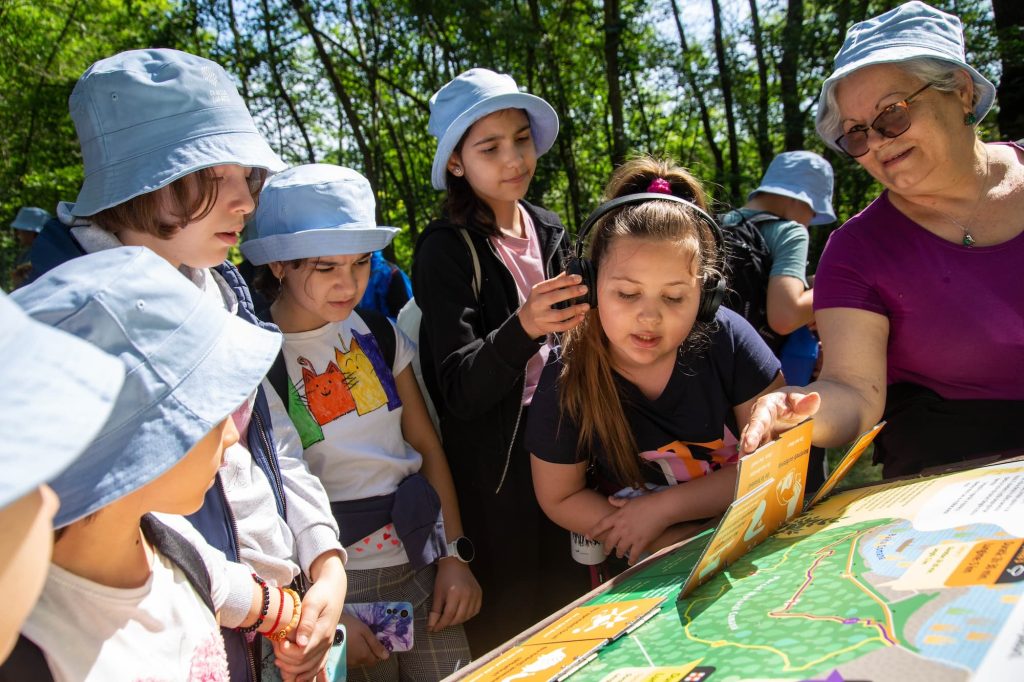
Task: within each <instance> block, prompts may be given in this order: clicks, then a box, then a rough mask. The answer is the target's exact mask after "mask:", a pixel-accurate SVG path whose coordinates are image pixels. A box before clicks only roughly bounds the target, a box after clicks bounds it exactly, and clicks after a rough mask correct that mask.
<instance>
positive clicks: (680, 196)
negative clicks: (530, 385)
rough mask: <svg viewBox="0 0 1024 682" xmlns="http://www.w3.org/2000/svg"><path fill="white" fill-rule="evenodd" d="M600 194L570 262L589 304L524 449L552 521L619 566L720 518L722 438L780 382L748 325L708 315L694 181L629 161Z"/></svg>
mask: <svg viewBox="0 0 1024 682" xmlns="http://www.w3.org/2000/svg"><path fill="white" fill-rule="evenodd" d="M606 196H607V197H608V198H609V199H611V200H610V201H608V202H607V203H605V204H602V205H601V206H600V207H598V208H597V209H596V210H595V211H594V213H593V214H592V215H591V216H590V218H588V219H587V221H586V223H585V224H584V225H583V227H582V228H581V229H580V233H579V237H578V242H577V245H576V258H575V259H574V260H573V261H572V262H571V263H570V264H569V267H568V270H569V271H570V272H573V271H575V272H579V273H581V274H582V276H583V279H584V283H585V284H587V285H588V290H589V292H590V293H589V301H588V302H589V303H590V306H591V309H590V311H589V312H588V313H587V314H586V318H585V319H584V321H583V323H582V324H580V325H579V326H577V327H576V328H574V329H573V330H571V331H569V332H568V333H567V334H565V335H564V336H563V339H562V349H561V353H560V354H552V357H551V358H550V359H549V361H548V364H547V366H546V367H545V368H544V372H543V374H542V375H541V379H540V383H539V385H538V387H537V391H536V393H535V394H534V398H533V409H532V410H531V411H530V420H529V424H528V427H527V433H526V446H527V448H528V449H529V451H530V452H531V453H532V456H531V461H532V467H533V482H534V488H535V490H536V493H537V499H538V501H539V502H540V504H541V507H542V508H543V509H544V511H545V513H547V515H548V516H549V517H550V518H551V520H553V521H554V522H555V523H557V524H559V525H561V526H563V527H564V528H567V529H569V530H570V531H572V532H573V533H577V534H579V535H583V536H585V537H586V538H589V539H591V540H593V541H597V542H600V543H601V544H602V545H603V548H604V551H605V553H611V552H614V553H615V554H616V556H618V557H620V558H621V557H628V559H629V562H630V563H631V564H632V563H635V562H636V561H637V559H639V558H641V557H642V556H643V555H644V554H646V553H648V552H651V551H654V550H656V549H660V548H661V547H664V546H666V545H669V544H672V543H673V542H677V541H679V540H681V539H683V538H685V537H688V535H689V534H691V533H692V532H693V530H694V529H695V528H696V524H694V523H692V522H694V521H697V520H700V519H706V518H708V517H712V516H715V515H717V514H719V513H721V512H722V511H724V510H725V508H726V507H727V506H728V505H729V503H730V502H731V501H732V498H733V489H734V486H735V470H736V467H735V466H733V465H734V464H735V463H736V460H737V459H738V457H737V455H736V449H735V447H729V448H726V447H725V446H726V441H725V434H726V429H728V431H729V432H731V433H732V434H738V433H739V432H740V429H742V428H743V426H744V425H745V424H746V422H747V419H748V418H749V416H750V409H751V406H752V405H753V403H754V400H755V399H756V398H757V397H758V396H760V395H762V394H764V393H767V392H769V391H772V390H775V389H776V388H777V387H779V386H781V385H782V384H783V379H782V375H781V373H780V371H779V361H778V360H777V359H776V358H775V356H774V355H773V354H772V352H771V350H770V349H769V348H768V346H766V345H765V343H764V341H762V340H761V338H760V336H758V334H757V332H756V331H754V329H753V328H752V327H751V326H750V325H749V324H748V323H747V322H746V321H745V320H744V319H743V318H742V317H740V316H739V315H738V314H736V313H734V312H732V311H731V310H728V309H727V308H724V307H720V306H719V304H720V303H721V300H722V297H723V295H724V293H725V289H726V287H725V282H724V281H723V279H722V274H721V262H722V253H721V251H722V246H723V245H722V237H721V233H720V232H719V231H718V227H717V225H716V224H715V222H714V220H713V219H712V218H711V217H710V216H709V215H708V214H707V213H706V209H705V198H704V191H703V189H702V187H701V186H700V184H699V183H698V182H697V180H696V179H695V178H694V177H693V176H691V175H690V174H689V173H688V172H687V171H685V170H684V169H682V168H680V167H678V166H675V165H672V164H671V163H669V162H667V161H659V160H656V159H652V158H649V157H645V158H639V159H634V160H632V161H629V162H627V163H626V164H624V165H623V166H621V167H620V168H619V169H618V170H617V171H616V172H615V174H614V175H613V176H612V179H611V181H610V182H609V184H608V187H607V188H606ZM588 232H592V237H591V239H590V243H589V250H588V256H589V257H588V258H586V259H584V258H583V244H584V239H585V238H586V236H587V233H588ZM687 482H688V483H689V485H686V486H682V485H678V484H681V483H687Z"/></svg>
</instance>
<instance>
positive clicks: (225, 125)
mask: <svg viewBox="0 0 1024 682" xmlns="http://www.w3.org/2000/svg"><path fill="white" fill-rule="evenodd" d="M68 105H69V106H70V108H71V118H72V120H73V121H74V123H75V130H77V131H78V141H79V143H80V144H81V146H82V161H83V162H84V165H85V181H84V182H83V184H82V189H81V191H80V192H79V194H78V199H77V200H76V201H75V204H74V207H73V208H72V209H71V212H72V213H73V214H74V215H76V216H91V215H94V214H96V213H98V212H100V211H102V210H103V209H105V208H110V207H111V206H116V205H118V204H121V203H123V202H125V201H128V200H129V199H131V198H133V197H137V196H139V195H140V194H146V193H148V192H152V191H155V190H157V189H160V188H161V187H163V186H165V185H168V184H170V183H171V182H173V181H175V180H177V179H178V178H181V177H184V176H186V175H188V174H189V173H194V172H195V171H197V170H201V169H203V168H209V167H210V166H217V165H221V164H237V165H239V166H249V167H253V168H264V169H266V170H268V171H270V172H276V171H280V170H284V168H285V164H284V162H283V161H281V159H280V158H279V157H278V156H277V154H275V153H274V151H273V150H272V149H271V148H270V146H269V145H268V144H267V142H266V140H264V139H263V136H262V135H261V134H260V132H259V131H258V130H257V129H256V123H255V122H254V121H253V120H252V115H251V114H250V113H249V109H248V108H247V107H246V106H245V102H244V101H243V100H242V97H241V96H240V95H239V94H238V90H237V89H236V88H235V86H234V84H233V83H232V82H231V79H230V78H229V77H228V74H227V73H226V72H225V71H224V69H223V68H222V67H221V66H220V65H219V64H216V63H215V62H211V61H210V60H209V59H203V58H202V57H197V56H195V55H191V54H188V53H186V52H179V51H177V50H164V49H161V50H131V51H128V52H122V53H120V54H117V55H114V56H113V57H109V58H107V59H101V60H100V61H98V62H96V63H95V64H93V65H92V66H90V67H89V68H88V69H87V70H86V72H85V73H84V74H83V75H82V77H81V78H79V79H78V83H76V84H75V89H74V90H73V91H72V92H71V98H70V99H69V100H68Z"/></svg>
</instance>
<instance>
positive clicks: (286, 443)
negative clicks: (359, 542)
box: [263, 379, 348, 576]
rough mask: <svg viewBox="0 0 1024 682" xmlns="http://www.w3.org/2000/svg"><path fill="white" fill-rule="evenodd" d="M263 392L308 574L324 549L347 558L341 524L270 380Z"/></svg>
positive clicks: (291, 518) (290, 518) (290, 513)
mask: <svg viewBox="0 0 1024 682" xmlns="http://www.w3.org/2000/svg"><path fill="white" fill-rule="evenodd" d="M263 392H264V393H265V394H266V396H267V406H268V407H269V408H270V423H271V426H272V428H273V430H274V446H275V447H276V448H277V462H278V465H279V466H280V470H281V480H282V482H283V483H284V491H285V502H286V504H287V514H286V516H287V521H288V527H289V528H290V529H291V531H292V535H294V536H295V548H296V552H297V554H298V563H299V567H300V568H301V569H302V572H303V573H305V574H306V575H307V576H308V575H309V566H310V564H312V563H313V561H314V560H315V559H316V558H317V557H318V556H320V555H321V554H323V553H324V552H328V551H331V550H337V551H339V552H341V558H342V561H348V556H347V555H346V553H345V549H344V548H343V547H342V546H341V542H340V541H339V540H338V523H337V521H335V520H334V515H333V514H332V513H331V503H330V501H329V500H328V499H327V492H326V491H325V490H324V487H323V485H322V484H321V483H320V479H319V478H317V477H316V476H314V475H313V474H312V473H310V471H309V466H308V465H307V464H306V460H305V459H304V458H303V456H302V455H303V451H302V440H301V438H300V437H299V433H298V431H297V430H296V429H295V426H294V425H293V424H292V422H291V419H290V418H289V417H288V411H287V409H285V406H284V403H283V402H281V398H280V396H278V395H277V392H276V391H275V390H274V387H273V386H271V384H270V381H269V380H268V379H264V380H263Z"/></svg>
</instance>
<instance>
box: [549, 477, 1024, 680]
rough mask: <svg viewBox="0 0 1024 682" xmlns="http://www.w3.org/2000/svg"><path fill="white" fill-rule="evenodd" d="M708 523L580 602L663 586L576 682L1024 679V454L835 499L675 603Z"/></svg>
mask: <svg viewBox="0 0 1024 682" xmlns="http://www.w3.org/2000/svg"><path fill="white" fill-rule="evenodd" d="M709 535H710V533H709V534H706V535H705V536H703V537H702V538H698V539H697V540H695V541H693V542H690V543H688V544H687V545H684V546H682V547H680V548H678V549H677V550H675V551H674V552H672V553H670V554H668V555H666V556H664V557H661V558H658V559H655V560H654V561H652V562H651V564H650V566H649V567H647V568H646V569H643V570H641V571H639V572H637V573H635V574H633V575H632V576H627V578H626V579H625V580H624V581H622V582H621V583H616V584H613V585H612V587H611V588H610V589H609V590H607V591H604V592H602V593H600V594H599V595H598V596H597V597H595V598H593V599H592V600H590V601H589V602H587V603H586V604H585V606H594V605H598V604H605V605H608V604H613V603H617V602H620V601H624V600H635V599H640V598H652V597H665V598H666V600H665V602H664V604H663V605H662V606H661V607H660V608H659V610H658V612H657V613H656V614H655V615H654V617H653V618H651V619H650V620H648V621H647V622H646V623H644V624H643V625H641V626H640V627H638V628H636V629H635V630H633V631H631V632H629V633H626V634H624V635H623V636H622V637H620V638H618V639H616V640H615V641H613V642H610V643H609V644H607V645H606V646H605V647H603V648H601V649H600V650H599V651H598V652H597V655H596V657H595V658H594V659H593V660H592V661H590V662H589V663H587V664H586V665H585V666H584V667H582V668H580V669H579V670H578V671H576V672H575V673H574V674H572V675H571V676H570V677H569V679H570V682H586V681H588V680H592V681H594V682H602V681H603V680H607V681H608V682H612V681H616V682H617V681H620V680H621V681H626V680H636V681H640V680H649V681H651V682H653V681H658V682H672V681H674V680H687V681H689V680H693V681H695V682H705V681H707V682H728V681H730V680H821V681H823V682H824V681H827V682H841V681H845V682H852V681H855V680H871V681H873V682H883V681H886V680H895V681H898V682H912V681H916V680H927V681H928V682H954V681H957V682H959V681H963V680H982V681H984V682H1001V681H1004V680H1005V681H1007V682H1011V681H1020V680H1024V604H1022V599H1021V596H1022V594H1024V463H1022V462H1010V463H1003V464H999V465H992V466H988V467H983V468H978V469H973V470H969V471H963V472H958V473H953V474H946V475H942V476H937V477H931V478H917V479H912V480H905V481H896V482H889V483H883V484H879V485H875V486H872V487H868V488H862V489H857V490H851V491H847V492H844V493H840V494H837V495H834V496H832V497H831V498H828V499H825V500H824V501H822V502H820V503H818V504H817V505H815V506H813V507H812V508H810V509H809V510H808V511H806V512H805V513H804V514H803V515H801V516H798V517H797V518H795V519H794V520H793V521H791V522H790V523H788V524H786V525H785V526H783V527H782V528H781V529H780V530H778V531H777V532H776V533H775V534H774V535H772V536H771V537H769V538H768V539H766V540H765V541H764V542H763V543H762V544H760V545H759V546H757V547H756V548H754V549H753V550H752V551H750V552H749V553H747V554H746V555H744V556H742V557H740V558H739V559H738V560H737V561H736V562H735V563H733V564H732V565H730V566H728V567H727V568H726V569H725V570H723V571H721V572H720V573H718V574H717V575H714V576H713V577H711V578H710V579H709V580H708V582H707V583H706V584H703V585H702V586H700V587H699V588H697V589H696V590H695V591H694V592H693V593H692V594H691V595H690V596H689V597H688V598H686V599H682V600H680V601H678V602H677V601H676V597H677V595H678V594H679V592H680V588H681V585H682V583H683V581H684V580H686V578H687V577H688V576H690V575H691V571H692V569H693V567H694V565H695V563H696V561H697V559H698V557H699V556H700V555H701V553H702V551H703V549H704V545H705V544H706V543H707V538H708V537H709Z"/></svg>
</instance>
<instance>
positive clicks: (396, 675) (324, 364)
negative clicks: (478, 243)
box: [242, 164, 480, 680]
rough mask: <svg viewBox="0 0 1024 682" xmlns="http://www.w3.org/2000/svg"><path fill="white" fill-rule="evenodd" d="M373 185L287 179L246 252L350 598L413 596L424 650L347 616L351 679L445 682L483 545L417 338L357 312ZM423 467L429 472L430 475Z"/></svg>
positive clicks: (278, 184)
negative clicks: (404, 646)
mask: <svg viewBox="0 0 1024 682" xmlns="http://www.w3.org/2000/svg"><path fill="white" fill-rule="evenodd" d="M374 207H375V200H374V196H373V190H372V189H371V188H370V183H369V182H368V181H367V180H366V178H364V177H363V176H362V175H360V174H359V173H357V172H356V171H354V170H351V169H348V168H342V167H339V166H333V165H328V164H310V165H305V166H297V167H295V168H291V169H289V170H287V171H284V172H283V173H280V174H278V175H276V176H275V177H274V178H273V179H271V181H270V182H269V183H268V184H267V186H266V188H265V189H264V192H263V195H262V199H261V201H260V206H259V208H258V209H257V211H256V214H255V216H253V219H252V221H251V223H250V225H249V228H248V230H249V231H248V233H247V234H248V237H247V239H246V241H245V242H244V243H243V244H242V252H243V253H244V254H245V256H246V258H247V259H248V260H249V261H251V262H252V263H253V264H254V265H255V266H257V273H256V281H257V282H258V283H259V284H257V287H258V288H260V289H261V292H262V293H264V294H265V295H266V296H267V298H268V299H269V300H271V301H272V303H271V305H270V313H271V315H272V316H273V319H274V322H275V323H277V325H278V326H279V327H280V328H281V331H283V332H284V335H285V343H284V352H283V357H284V367H285V370H286V376H285V377H284V378H283V384H284V387H283V388H281V389H279V390H281V391H282V393H285V394H286V395H288V396H289V397H290V399H289V401H288V410H289V414H290V416H291V418H292V420H293V422H294V423H295V424H296V426H297V427H298V430H299V432H300V434H301V435H302V442H303V446H304V448H305V458H306V461H307V462H308V463H309V467H310V469H311V470H312V471H313V472H314V473H315V474H316V475H317V476H318V477H319V478H320V480H321V481H322V482H323V484H324V487H325V488H326V489H327V494H328V496H329V498H330V500H331V509H332V511H333V512H334V514H335V517H336V519H337V521H338V525H339V527H340V528H341V533H342V544H343V545H345V547H346V549H347V551H348V557H349V561H348V564H347V567H346V572H347V574H348V579H349V591H348V601H350V602H388V601H399V602H401V601H407V602H410V603H411V604H412V606H413V612H414V620H413V633H412V635H413V636H412V648H411V650H408V651H402V652H399V651H395V652H394V653H389V651H388V650H387V649H386V648H385V647H384V646H383V645H382V643H381V642H378V641H377V639H376V638H375V637H374V635H373V633H372V632H371V631H370V629H369V628H368V627H367V625H365V624H363V623H361V622H360V621H358V620H357V619H355V618H354V617H353V616H349V615H345V616H343V623H344V624H345V626H346V628H347V631H348V662H349V678H350V679H375V680H377V679H379V680H398V679H417V680H418V679H423V680H427V679H430V680H434V679H441V678H442V677H446V676H448V675H450V674H452V673H454V672H455V671H456V670H458V668H459V667H460V666H461V665H465V664H466V663H467V662H468V660H469V658H470V654H469V647H468V644H467V642H466V638H465V634H464V632H463V628H462V626H461V623H462V622H463V621H465V620H467V619H469V618H471V617H473V616H474V615H475V614H476V612H477V611H478V609H479V606H480V588H479V586H478V585H477V583H476V580H475V579H474V577H473V573H472V572H471V571H470V568H469V566H468V564H467V563H466V562H467V561H468V560H469V559H471V558H472V556H470V554H469V549H468V548H471V546H472V545H471V544H470V543H469V541H468V540H467V539H466V538H464V537H463V534H462V521H461V519H460V517H459V507H458V503H457V501H456V495H455V489H454V486H453V484H452V480H451V475H450V473H449V471H448V464H447V460H446V458H445V453H444V451H443V450H442V448H441V444H440V442H439V440H438V437H437V434H436V433H435V431H434V428H433V424H432V423H431V421H430V418H429V416H428V415H427V411H426V406H425V405H424V401H423V398H422V395H421V394H420V391H419V388H418V385H417V383H416V379H415V377H414V376H413V371H412V368H411V366H410V361H411V359H412V356H413V354H414V353H415V352H416V348H415V345H414V344H413V342H412V341H411V340H410V339H409V338H408V337H407V336H406V335H405V334H404V333H402V332H400V331H399V330H398V329H396V328H395V326H394V325H393V324H392V323H391V322H390V321H388V320H387V318H385V317H384V316H383V315H380V314H379V313H375V312H373V311H366V310H362V309H356V305H357V304H358V303H359V301H360V300H361V298H362V296H363V293H364V291H365V290H366V286H367V282H368V280H369V278H370V259H371V254H372V253H373V252H376V251H378V250H380V249H382V248H384V247H385V246H387V245H388V244H389V243H390V242H391V240H392V239H393V238H394V236H395V234H396V233H397V232H398V229H397V228H394V227H384V226H380V225H377V223H376V220H375V218H374ZM421 472H422V473H421Z"/></svg>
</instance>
